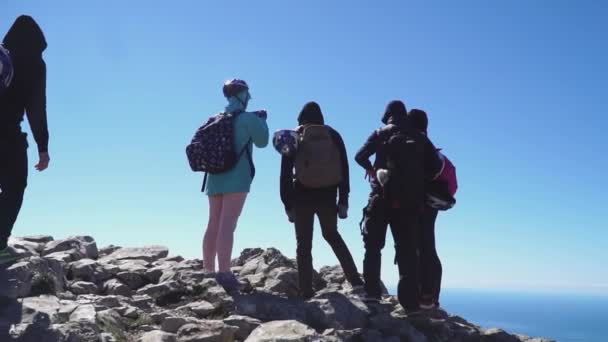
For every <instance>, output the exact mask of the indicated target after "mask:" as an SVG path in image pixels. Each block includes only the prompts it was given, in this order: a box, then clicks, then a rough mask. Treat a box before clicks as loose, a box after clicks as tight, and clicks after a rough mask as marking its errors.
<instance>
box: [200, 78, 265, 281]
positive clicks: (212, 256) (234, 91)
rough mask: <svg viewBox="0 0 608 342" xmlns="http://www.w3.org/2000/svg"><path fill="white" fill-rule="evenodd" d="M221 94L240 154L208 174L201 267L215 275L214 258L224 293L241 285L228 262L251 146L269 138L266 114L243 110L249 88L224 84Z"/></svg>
mask: <svg viewBox="0 0 608 342" xmlns="http://www.w3.org/2000/svg"><path fill="white" fill-rule="evenodd" d="M223 93H224V96H225V97H226V99H227V100H228V106H226V108H225V111H224V113H231V114H232V115H235V116H236V117H235V119H234V120H233V125H234V126H233V134H234V136H233V137H232V139H231V141H232V143H233V144H234V148H235V151H239V152H238V154H237V158H238V159H237V162H236V164H235V165H234V167H233V168H232V169H229V170H226V171H224V172H222V173H218V174H209V179H208V187H207V195H208V197H209V222H208V225H207V230H206V231H205V236H204V239H203V264H204V268H205V269H206V270H207V271H209V272H215V271H216V268H215V266H216V264H215V260H216V257H217V261H218V273H217V276H216V280H217V281H218V283H219V284H220V285H222V286H223V287H224V288H225V289H226V290H227V291H233V290H238V289H239V288H240V287H241V285H242V284H240V283H239V281H238V280H237V279H236V277H235V276H234V274H232V272H231V271H230V261H231V256H232V247H233V243H234V231H235V230H236V227H237V223H238V219H239V216H240V215H241V212H242V210H243V206H244V205H245V200H246V199H247V195H248V194H249V191H250V190H251V183H252V181H253V178H254V176H255V166H254V163H253V150H252V149H253V145H254V144H255V145H256V146H257V147H260V148H262V147H266V145H267V144H268V138H269V136H268V125H267V124H266V112H265V111H258V112H253V113H252V112H247V111H246V109H247V105H248V103H249V100H250V99H251V95H250V94H249V85H248V84H247V83H246V82H245V81H243V80H239V79H233V80H230V81H227V82H226V83H224V87H223ZM220 115H226V114H220ZM240 151H243V153H240Z"/></svg>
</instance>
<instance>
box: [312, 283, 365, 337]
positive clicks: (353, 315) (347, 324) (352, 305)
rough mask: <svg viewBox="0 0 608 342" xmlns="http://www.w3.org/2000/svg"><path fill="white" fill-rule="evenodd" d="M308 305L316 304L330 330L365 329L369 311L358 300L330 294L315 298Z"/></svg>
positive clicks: (336, 293)
mask: <svg viewBox="0 0 608 342" xmlns="http://www.w3.org/2000/svg"><path fill="white" fill-rule="evenodd" d="M310 303H314V304H316V306H317V307H319V308H320V309H321V310H322V311H323V313H324V314H325V315H324V316H325V317H324V318H323V321H324V322H326V324H327V325H328V326H329V327H330V328H334V329H338V330H351V329H357V328H361V327H366V326H367V324H368V316H369V315H370V314H371V312H370V309H369V308H368V307H367V305H365V304H364V303H363V302H362V301H361V300H359V299H358V298H353V297H350V298H349V297H346V296H344V295H343V294H341V293H338V292H332V293H327V294H323V295H320V296H317V297H316V298H315V299H313V300H312V301H311V302H310Z"/></svg>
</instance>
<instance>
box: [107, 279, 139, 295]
mask: <svg viewBox="0 0 608 342" xmlns="http://www.w3.org/2000/svg"><path fill="white" fill-rule="evenodd" d="M103 291H104V292H105V293H106V294H108V295H116V296H124V297H131V296H132V295H133V291H132V290H131V288H129V287H128V286H127V285H125V284H123V283H122V282H121V281H120V280H118V279H110V280H108V281H106V282H105V283H104V284H103Z"/></svg>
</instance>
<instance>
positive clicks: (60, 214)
mask: <svg viewBox="0 0 608 342" xmlns="http://www.w3.org/2000/svg"><path fill="white" fill-rule="evenodd" d="M24 13H25V14H30V15H32V16H34V17H35V18H36V19H37V20H38V21H39V23H40V25H41V26H42V28H43V30H44V31H45V33H46V36H47V40H48V43H49V48H48V50H47V51H46V53H45V58H46V61H47V64H48V112H49V123H50V132H51V140H50V153H51V158H52V163H51V168H50V169H49V170H48V171H47V172H45V173H43V174H36V173H35V171H34V170H33V166H32V168H31V171H32V174H31V177H30V182H29V184H30V187H29V188H28V191H27V195H26V201H25V205H24V207H23V210H22V213H21V216H20V218H19V221H18V223H17V225H16V227H15V230H14V233H15V234H16V235H25V234H40V233H44V234H51V235H53V236H55V237H56V238H60V237H64V236H67V235H73V234H87V235H92V236H94V237H95V238H96V239H97V241H98V243H99V245H105V244H109V243H114V244H120V245H123V246H134V245H145V244H164V245H167V246H169V247H170V249H171V250H172V252H173V253H175V254H182V255H184V256H186V257H199V258H200V254H201V253H200V244H201V239H202V234H203V231H204V227H205V225H206V221H207V210H208V209H207V199H206V197H204V196H203V195H202V194H201V193H200V186H201V178H202V177H201V175H200V174H194V173H192V172H191V171H190V169H189V167H188V164H187V162H186V158H185V154H184V148H185V146H186V144H187V142H188V141H189V139H190V138H191V136H192V134H193V132H194V130H195V129H196V128H197V126H199V125H200V124H201V123H202V122H203V121H204V120H205V119H206V118H207V117H208V116H209V115H211V114H214V113H216V112H218V111H220V110H222V108H223V106H224V104H225V100H224V98H223V97H222V94H221V85H222V82H223V81H224V80H225V79H228V78H232V77H240V78H244V79H246V80H247V81H248V82H249V83H250V85H251V88H252V89H251V93H252V95H253V101H252V102H251V105H250V107H251V109H259V108H266V109H267V110H268V112H269V125H270V128H271V130H272V131H274V130H277V129H281V128H291V127H294V126H295V125H296V116H297V113H298V112H299V110H300V109H301V107H302V105H303V104H304V103H305V102H307V101H310V100H315V101H317V102H319V103H320V104H321V106H322V109H323V111H324V113H325V116H326V120H327V122H328V123H329V124H331V125H333V126H334V127H335V128H337V129H338V130H340V131H341V132H342V135H343V137H344V139H345V141H346V143H347V145H348V152H349V154H350V157H351V161H352V157H353V156H354V153H355V152H356V151H357V149H358V148H359V147H360V146H361V145H362V144H363V142H364V141H365V139H366V138H367V136H368V135H369V133H370V132H371V131H372V130H373V129H375V128H377V127H378V126H379V125H380V114H381V112H382V111H383V109H384V106H385V105H386V103H387V102H388V101H389V100H392V99H395V98H398V99H402V100H404V101H405V103H406V104H407V106H408V108H416V107H418V108H423V109H425V110H426V111H427V112H428V113H429V116H430V121H431V124H430V125H431V126H430V136H431V138H432V139H433V141H434V142H435V144H436V145H437V146H439V147H443V148H444V149H445V150H444V151H445V152H446V154H447V155H448V156H450V157H451V159H452V160H453V161H454V162H455V164H456V166H457V168H458V175H459V182H460V190H459V194H458V196H457V197H458V205H457V206H456V207H455V209H453V210H451V211H449V212H446V213H442V214H440V217H439V220H438V228H437V230H438V248H439V253H440V256H441V258H442V260H443V262H444V280H445V281H444V283H445V286H446V287H484V288H525V289H540V290H543V291H548V290H556V289H557V290H568V291H571V290H576V291H585V292H588V291H592V292H595V293H604V294H605V293H608V272H606V265H607V264H608V251H607V249H606V247H607V246H608V233H607V231H608V229H607V228H608V227H607V225H606V221H605V219H604V215H603V214H604V213H605V211H606V208H605V207H606V204H607V203H608V202H607V201H606V198H605V196H606V190H608V187H607V186H606V184H605V183H604V181H605V179H606V176H605V170H606V169H607V168H608V158H607V157H606V155H605V148H604V147H606V143H605V141H604V139H605V131H606V129H607V128H608V120H607V119H606V117H605V115H606V114H608V111H607V109H608V96H607V90H608V87H607V84H606V80H607V79H608V66H607V62H606V61H607V60H608V53H607V47H606V34H607V33H608V21H607V20H606V18H607V17H608V5H607V4H606V3H604V2H601V1H579V2H572V1H533V2H530V1H506V2H500V3H489V2H487V1H464V2H452V1H444V2H434V3H432V4H430V5H429V4H426V5H424V6H423V5H422V3H421V2H416V3H409V4H405V2H404V1H377V2H374V3H372V2H353V1H349V2H346V1H307V2H306V3H301V2H297V3H296V2H285V1H278V0H273V1H264V2H257V3H256V4H253V3H252V2H245V1H237V2H230V4H229V5H228V4H224V2H219V1H213V2H211V1H177V2H171V3H170V2H167V1H162V2H161V1H158V2H154V1H128V2H124V1H86V2H80V1H52V2H48V1H2V2H0V32H6V30H7V29H8V28H9V26H10V24H11V23H12V22H13V20H14V19H15V17H16V16H17V15H19V14H24ZM24 127H27V125H24ZM34 151H35V149H33V148H32V149H30V161H31V162H32V164H34V161H35V157H36V156H35V154H34V153H32V152H34ZM254 156H255V160H256V164H257V166H258V176H257V178H256V179H255V182H254V186H253V190H252V194H251V195H250V197H249V200H248V202H247V206H246V209H245V211H244V213H243V216H242V219H241V221H240V224H239V227H238V230H237V235H236V245H235V251H237V252H238V251H240V250H241V249H242V248H245V247H249V246H262V247H269V246H275V247H278V248H280V249H281V250H282V251H283V252H284V253H285V254H287V255H289V256H292V257H293V256H295V236H294V229H293V227H292V226H291V225H290V224H289V223H288V222H287V220H286V218H285V215H284V214H283V209H282V205H281V202H280V199H279V191H278V183H279V181H278V177H279V163H280V161H279V155H278V154H277V153H276V152H275V151H274V150H273V149H272V148H271V147H269V148H267V149H265V150H256V151H255V155H254ZM351 169H352V185H353V191H352V193H351V212H350V218H349V219H348V220H346V221H342V222H341V232H342V234H343V235H344V236H345V239H346V240H347V243H348V244H349V246H350V247H351V251H352V253H353V255H354V256H355V258H356V260H357V263H358V264H359V265H361V263H362V256H363V245H362V242H361V238H360V235H359V228H358V222H359V220H360V218H361V208H362V207H363V205H364V204H365V201H366V197H367V192H368V186H367V184H366V183H365V182H364V180H363V171H362V170H361V169H359V168H358V167H357V166H356V165H355V163H354V161H352V162H351ZM391 239H392V238H391V237H390V235H389V238H388V241H387V247H386V248H385V253H384V255H385V257H384V265H383V277H384V279H385V281H386V282H387V283H388V284H393V283H395V282H396V280H397V278H398V277H397V272H396V267H394V266H393V265H392V263H391V261H392V259H393V253H394V252H393V249H392V247H391V246H392V243H391ZM313 253H314V254H313V255H314V257H315V265H316V266H317V267H319V266H321V265H325V264H336V263H337V260H336V259H335V257H334V256H333V254H332V253H331V250H330V248H329V246H328V245H327V244H326V243H325V242H324V241H323V240H322V238H321V234H320V231H319V230H316V231H315V241H314V251H313Z"/></svg>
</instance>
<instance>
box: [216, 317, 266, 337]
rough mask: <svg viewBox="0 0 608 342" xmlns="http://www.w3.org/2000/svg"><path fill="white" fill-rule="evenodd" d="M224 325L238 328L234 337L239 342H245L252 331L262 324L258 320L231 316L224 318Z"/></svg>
mask: <svg viewBox="0 0 608 342" xmlns="http://www.w3.org/2000/svg"><path fill="white" fill-rule="evenodd" d="M224 323H225V324H228V325H232V326H235V327H238V328H239V330H237V331H236V333H235V337H236V338H238V339H240V340H245V339H246V338H247V337H248V336H249V335H250V334H251V332H252V331H254V330H255V329H256V328H257V327H259V326H260V325H261V324H262V322H261V321H260V320H259V319H255V318H251V317H247V316H239V315H232V316H230V317H228V318H225V319H224Z"/></svg>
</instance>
